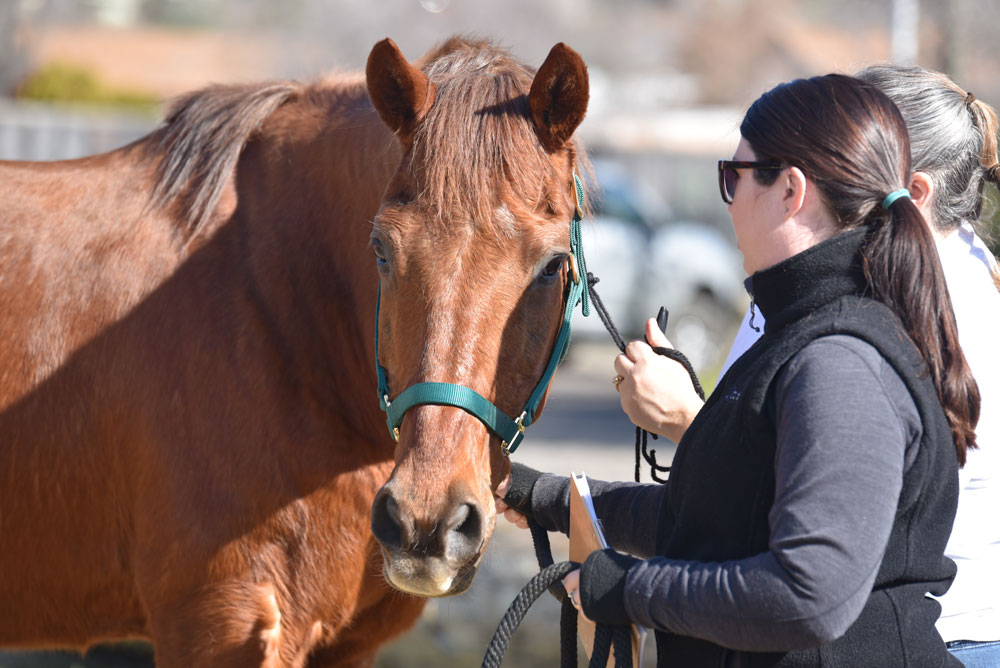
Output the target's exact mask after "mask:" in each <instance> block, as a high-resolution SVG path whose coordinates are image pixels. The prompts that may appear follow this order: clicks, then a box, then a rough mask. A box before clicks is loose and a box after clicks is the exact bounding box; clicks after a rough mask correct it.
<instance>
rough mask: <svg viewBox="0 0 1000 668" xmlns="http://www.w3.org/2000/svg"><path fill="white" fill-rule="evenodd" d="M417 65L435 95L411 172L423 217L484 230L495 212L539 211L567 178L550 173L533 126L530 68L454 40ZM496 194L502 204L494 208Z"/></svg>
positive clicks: (478, 44) (487, 46)
mask: <svg viewBox="0 0 1000 668" xmlns="http://www.w3.org/2000/svg"><path fill="white" fill-rule="evenodd" d="M422 62H423V70H424V72H425V74H427V76H428V77H429V78H430V80H431V82H432V83H433V84H434V87H435V91H436V94H435V100H434V104H433V105H432V106H431V108H430V110H429V111H428V113H427V116H426V117H425V118H424V120H423V122H422V123H421V125H420V126H419V127H418V129H417V132H416V134H415V136H414V138H413V150H412V151H411V154H410V156H411V157H410V165H409V166H410V171H411V173H412V175H413V179H414V181H415V184H416V186H417V189H418V192H417V196H418V197H419V198H420V199H421V200H422V201H423V202H424V203H425V204H426V206H427V207H428V208H429V213H430V214H431V215H432V216H433V217H434V218H436V219H438V220H444V219H446V218H456V217H460V218H463V219H466V220H469V221H470V222H474V223H476V224H483V223H488V222H490V221H494V220H495V219H496V218H497V216H496V213H497V211H504V210H509V209H520V208H522V207H527V208H529V209H539V208H541V207H542V206H543V205H544V204H545V201H544V200H545V198H547V197H549V196H550V195H551V193H552V192H553V187H552V186H555V184H553V183H550V181H551V180H552V179H553V178H559V179H563V178H564V177H565V176H566V175H561V174H556V171H555V169H554V166H553V161H552V160H551V159H550V156H549V155H548V154H547V153H546V151H545V149H544V148H543V146H542V144H541V142H540V141H539V139H538V137H537V135H536V134H535V129H534V126H533V124H532V121H531V112H530V109H529V106H528V91H529V90H530V89H531V82H532V80H533V78H534V69H532V68H529V67H528V66H526V65H524V64H522V63H520V62H518V61H517V60H515V59H514V58H513V57H511V55H510V54H509V53H508V52H507V51H506V50H504V49H502V48H499V47H496V46H494V45H492V44H491V43H489V42H485V41H465V40H462V39H459V38H454V39H451V40H449V41H448V42H446V43H445V44H444V45H442V46H441V47H439V48H438V49H437V50H435V51H432V52H431V53H430V54H428V56H425V58H424V59H423V61H422ZM576 150H577V152H579V153H580V154H581V155H582V151H580V149H579V148H578V147H577V149H576ZM497 193H501V194H502V196H503V197H504V198H505V199H506V200H507V201H497V198H496V194H497ZM498 222H500V223H501V224H502V223H503V216H501V217H500V219H499V221H498Z"/></svg>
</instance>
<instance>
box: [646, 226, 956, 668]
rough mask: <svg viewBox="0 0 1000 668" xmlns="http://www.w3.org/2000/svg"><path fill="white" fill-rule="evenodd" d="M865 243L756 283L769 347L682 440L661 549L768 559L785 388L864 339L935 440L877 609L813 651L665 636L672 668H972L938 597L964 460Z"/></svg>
mask: <svg viewBox="0 0 1000 668" xmlns="http://www.w3.org/2000/svg"><path fill="white" fill-rule="evenodd" d="M863 241H864V230H855V231H852V232H847V233H844V234H841V235H838V236H837V237H834V238H833V239H829V240H827V241H825V242H823V243H821V244H818V245H816V246H814V247H812V248H810V249H809V250H807V251H804V252H803V253H800V254H798V255H796V256H794V257H792V258H789V259H788V260H785V261H784V262H782V263H780V264H778V265H776V266H774V267H771V268H769V269H766V270H764V271H761V272H758V273H756V274H754V276H753V277H752V278H751V284H752V290H751V291H752V293H753V294H754V297H755V300H756V302H757V304H758V305H759V306H760V307H761V310H762V312H763V313H764V315H765V317H766V319H767V323H766V328H765V332H764V335H763V336H762V337H761V338H760V339H759V340H758V341H757V342H756V343H755V344H754V345H753V346H752V347H751V348H750V349H749V350H748V351H747V352H746V353H745V354H744V355H743V356H741V357H740V358H739V360H737V361H736V363H735V364H734V365H733V366H732V367H731V369H730V370H729V371H728V372H727V373H726V375H725V376H724V377H723V378H722V380H721V381H720V383H719V385H718V386H717V387H716V389H715V391H714V392H713V393H712V396H711V397H709V399H708V401H707V402H706V404H705V407H704V408H703V409H702V410H701V412H700V413H699V414H698V416H697V418H696V419H695V420H694V422H693V423H692V424H691V426H690V428H689V429H688V430H687V433H686V434H685V435H684V438H683V439H682V440H681V443H680V444H679V446H678V449H677V454H676V455H675V457H674V462H673V470H672V471H671V474H670V490H669V494H668V495H667V496H666V498H665V500H664V505H663V508H662V512H661V517H662V518H663V520H662V521H663V524H662V525H661V528H660V533H659V535H658V547H659V552H660V554H662V555H664V556H666V557H670V558H677V559H691V560H698V561H726V560H731V559H741V558H745V557H750V556H753V555H755V554H760V553H761V552H765V551H767V549H768V537H769V527H768V512H769V510H770V508H771V505H772V503H773V501H774V485H775V480H774V456H775V443H776V430H775V407H774V397H773V385H774V379H775V376H776V375H777V374H778V372H779V371H780V370H781V369H782V367H783V365H784V364H785V363H786V362H787V361H788V360H789V359H790V358H791V357H792V356H794V355H795V353H797V352H798V351H800V350H801V349H802V348H804V347H805V346H806V345H807V344H808V343H809V342H811V341H813V340H815V339H817V338H819V337H822V336H828V335H833V334H847V335H850V336H855V337H857V338H859V339H862V340H864V341H866V342H868V343H869V344H871V345H872V346H874V347H875V348H876V349H877V350H878V351H879V352H880V353H881V354H882V356H883V357H884V358H885V359H886V360H887V361H888V362H889V363H890V364H891V365H892V367H893V368H894V369H895V370H896V372H897V373H898V374H899V376H900V377H901V378H902V380H903V382H904V383H905V385H906V387H907V388H908V389H909V391H910V394H911V395H912V397H913V399H914V401H915V403H916V406H917V410H918V411H919V414H920V418H921V422H922V427H923V435H922V438H921V441H920V446H919V447H920V450H919V453H918V454H917V455H916V459H915V461H914V462H913V464H912V465H911V467H910V468H909V470H907V471H906V472H905V475H904V479H903V486H902V490H901V492H900V498H899V505H898V507H897V509H896V517H895V521H894V523H893V527H892V532H891V534H890V537H889V543H888V546H887V547H886V551H885V556H884V557H883V559H882V564H881V567H880V569H879V573H878V575H877V577H876V579H875V584H874V586H873V591H872V593H871V595H870V597H869V598H868V602H867V603H866V605H865V607H864V609H863V610H862V612H861V616H860V617H859V618H858V620H857V621H856V622H855V623H854V624H853V625H852V626H851V627H850V628H849V629H848V631H847V632H846V633H845V634H844V635H843V636H842V637H840V638H839V639H837V640H835V641H833V642H831V643H829V644H827V645H824V646H822V647H818V648H816V649H812V650H805V651H794V652H788V653H759V652H742V651H735V650H730V649H726V648H724V647H721V646H719V645H716V644H713V643H710V642H707V641H704V640H698V639H694V638H689V637H684V636H678V635H673V634H668V633H662V632H657V634H656V642H657V655H658V664H657V665H659V666H676V667H683V668H697V667H699V666H712V667H718V668H723V667H725V668H732V667H736V666H740V667H744V666H752V667H754V668H756V667H758V666H780V667H781V668H786V667H792V666H795V667H799V666H823V667H824V668H833V667H838V668H839V667H848V666H849V667H862V666H864V667H867V666H871V667H873V668H874V667H877V668H893V667H896V666H899V667H903V666H907V667H920V668H923V667H925V666H926V667H933V668H938V667H939V666H960V665H961V664H960V663H958V662H957V660H956V659H954V658H953V657H951V655H950V654H949V653H948V652H947V650H946V648H945V645H944V643H943V642H942V641H941V638H940V636H939V635H938V633H937V631H936V630H935V628H934V623H935V621H936V619H937V617H938V615H939V614H940V605H939V604H938V603H937V601H935V600H933V599H931V598H928V597H926V596H925V594H926V592H928V591H930V592H932V593H934V594H936V595H940V594H943V593H944V592H945V591H946V590H947V589H948V587H949V586H950V585H951V581H952V579H953V578H954V576H955V564H954V563H953V562H952V561H951V560H950V559H947V558H946V557H945V556H944V548H945V544H946V543H947V541H948V535H949V534H950V532H951V526H952V522H953V520H954V517H955V510H956V507H957V504H958V464H957V461H956V456H955V446H954V443H953V440H952V435H951V429H950V427H949V424H948V421H947V419H946V418H945V415H944V411H943V410H942V408H941V404H940V402H939V400H938V396H937V393H936V391H935V388H934V385H933V383H932V382H931V380H930V377H929V375H928V374H927V372H926V367H925V364H924V361H923V358H922V357H921V356H920V353H919V352H918V350H917V348H916V346H914V345H913V343H912V341H911V340H910V338H909V337H908V336H907V334H906V331H905V329H904V328H903V325H902V323H901V322H900V320H899V319H898V318H897V317H896V315H895V314H893V313H892V311H891V310H890V309H889V308H887V307H886V306H885V305H883V304H882V303H880V302H877V301H875V300H873V299H869V298H866V297H864V296H863V294H864V292H865V287H866V282H865V279H864V276H863V274H862V271H861V260H860V253H859V249H860V247H861V244H862V243H863ZM844 391H845V392H850V391H851V388H849V387H845V388H844ZM845 418H846V419H849V416H845Z"/></svg>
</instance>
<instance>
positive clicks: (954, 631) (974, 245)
mask: <svg viewBox="0 0 1000 668" xmlns="http://www.w3.org/2000/svg"><path fill="white" fill-rule="evenodd" d="M937 246H938V256H939V257H940V258H941V266H942V268H943V269H944V275H945V280H946V282H947V283H948V294H949V295H950V296H951V301H952V307H953V308H954V310H955V321H956V323H957V324H958V338H959V342H960V343H961V345H962V351H963V352H964V353H965V359H966V360H967V361H968V363H969V367H970V368H971V369H972V374H973V376H975V378H976V382H977V383H978V384H979V393H980V395H981V397H982V404H981V408H980V412H979V423H978V425H977V426H976V442H977V443H978V444H979V448H978V449H975V450H969V452H968V457H967V460H966V463H965V466H964V467H963V468H962V469H960V470H959V496H958V513H957V516H956V517H955V525H954V528H953V529H952V532H951V537H950V538H949V540H948V546H947V547H946V548H945V554H946V555H947V556H948V557H950V558H952V559H954V560H955V563H956V564H957V565H958V575H957V576H956V577H955V582H954V583H953V584H952V586H951V589H949V590H948V593H947V594H945V595H944V596H943V597H941V598H940V599H939V600H940V602H941V617H940V619H938V622H937V628H938V632H940V634H941V637H942V638H944V640H945V641H946V642H948V641H952V640H975V641H993V640H1000V342H998V341H1000V292H998V291H997V287H996V285H995V284H994V282H993V277H992V275H991V268H992V269H993V270H996V266H997V265H996V259H995V258H994V257H993V255H992V254H991V253H990V251H989V250H988V249H987V248H986V246H985V244H983V242H982V240H981V239H979V237H977V236H976V234H975V232H974V231H973V229H972V226H971V225H969V224H968V223H962V225H961V227H959V228H958V229H957V230H955V231H954V232H952V233H950V234H949V235H948V236H946V237H944V238H941V239H939V240H938V244H937ZM750 316H751V311H750V310H748V311H747V313H746V315H745V316H744V318H743V322H742V323H741V324H740V328H739V330H738V331H737V333H736V338H735V340H734V341H733V347H732V349H731V350H730V351H729V356H728V357H727V358H726V362H725V364H724V365H723V367H722V372H721V374H725V373H726V371H727V370H728V369H729V367H730V366H731V365H732V364H733V362H735V361H736V359H737V358H739V356H740V355H742V354H743V353H744V352H746V350H747V349H748V348H749V347H750V346H752V345H753V344H754V342H755V341H756V340H757V339H758V338H759V337H760V335H761V333H762V332H763V331H764V316H762V315H761V314H760V312H759V311H757V312H756V313H754V314H753V324H754V326H755V327H757V328H759V331H755V330H754V329H753V328H751V326H750V319H751V318H750Z"/></svg>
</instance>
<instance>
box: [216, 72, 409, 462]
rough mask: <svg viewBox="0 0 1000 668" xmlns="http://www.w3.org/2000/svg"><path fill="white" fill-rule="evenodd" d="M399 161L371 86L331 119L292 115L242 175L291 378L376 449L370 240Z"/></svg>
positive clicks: (259, 145) (251, 231)
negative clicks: (371, 95) (370, 98)
mask: <svg viewBox="0 0 1000 668" xmlns="http://www.w3.org/2000/svg"><path fill="white" fill-rule="evenodd" d="M398 161H399V150H398V148H397V146H396V142H395V140H394V139H393V137H392V135H391V134H390V133H389V132H388V130H387V129H386V128H385V127H384V126H383V125H382V123H381V121H380V120H379V119H378V117H377V115H376V114H375V112H374V110H372V109H371V107H370V104H369V103H368V99H367V95H366V94H365V92H364V88H363V86H361V87H355V88H354V89H352V90H348V91H346V92H345V93H344V94H342V95H340V96H339V97H337V98H336V99H335V100H334V103H333V104H331V107H330V108H329V109H328V110H324V113H322V114H317V113H316V109H315V108H310V107H303V104H302V103H294V104H290V105H286V107H284V108H282V109H281V110H279V111H278V112H277V113H276V114H275V115H274V116H273V117H272V118H271V119H269V122H268V123H267V124H266V125H265V127H264V128H263V132H262V133H261V135H260V136H259V138H258V139H257V140H256V141H254V142H252V143H251V144H250V145H248V147H247V149H246V151H245V152H244V156H243V157H242V158H241V160H240V164H239V167H238V171H237V182H236V187H237V193H238V195H237V201H238V202H239V205H238V210H237V219H242V220H243V221H244V222H245V224H246V225H245V229H246V251H247V252H246V254H245V257H246V258H248V263H249V264H248V266H247V268H248V271H249V273H250V280H251V281H252V283H253V285H254V286H255V288H254V289H255V290H256V291H257V294H258V295H259V302H260V303H259V305H258V306H259V309H260V311H261V313H262V317H265V318H266V319H267V321H268V322H269V323H271V325H272V336H274V337H275V338H276V339H277V344H278V346H279V347H280V349H281V350H282V351H283V354H282V355H280V356H276V357H277V358H280V360H281V361H280V363H281V364H283V365H284V366H285V368H284V369H283V370H282V371H283V373H285V374H287V375H288V376H289V378H291V379H292V380H293V384H294V385H295V386H297V387H299V388H300V391H301V392H302V393H303V394H304V395H305V396H304V397H303V398H304V399H305V400H306V401H311V402H313V404H314V406H315V407H316V410H318V411H321V412H324V413H326V414H327V417H329V418H332V419H334V420H337V421H339V422H341V423H342V428H346V429H349V430H352V431H354V432H355V433H356V434H357V435H359V436H362V437H366V438H372V436H373V435H375V434H382V432H384V430H385V424H384V417H383V416H382V414H381V412H380V411H379V409H378V402H377V400H376V396H375V395H376V391H375V388H376V381H375V373H374V355H375V352H374V318H375V297H376V294H377V293H376V290H377V286H378V275H377V271H376V269H375V263H374V257H373V255H372V253H371V252H370V250H369V243H368V237H369V234H370V232H371V224H370V221H371V220H372V219H373V218H374V216H375V214H376V212H377V211H378V207H379V205H380V202H381V200H382V196H383V193H384V190H385V185H386V183H387V182H388V180H389V177H390V176H391V174H392V171H393V170H394V169H395V167H396V165H397V164H398ZM386 454H388V455H391V451H390V452H389V453H386Z"/></svg>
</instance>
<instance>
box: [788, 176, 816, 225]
mask: <svg viewBox="0 0 1000 668" xmlns="http://www.w3.org/2000/svg"><path fill="white" fill-rule="evenodd" d="M780 178H781V179H783V180H784V183H783V184H782V185H783V186H784V189H785V191H784V194H783V195H782V198H781V203H782V204H783V205H784V207H785V220H787V219H789V218H791V217H793V216H795V215H796V214H798V213H799V211H800V210H801V209H802V205H803V204H804V203H805V200H806V175H805V174H803V173H802V170H801V169H799V168H798V167H789V168H788V169H786V170H785V171H784V173H783V174H782V176H781V177H780ZM809 186H812V184H809Z"/></svg>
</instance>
